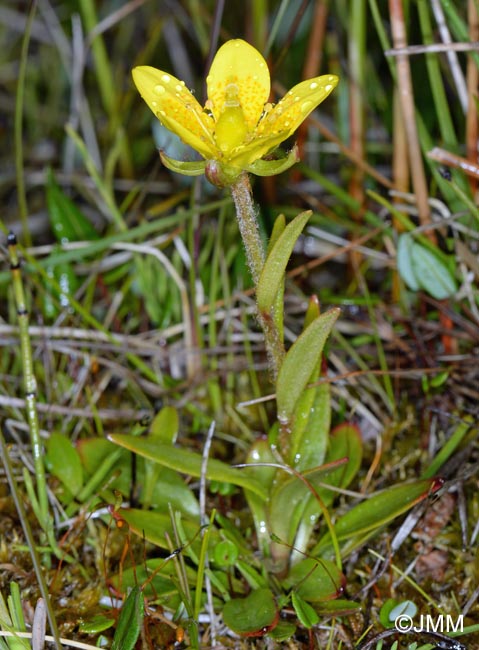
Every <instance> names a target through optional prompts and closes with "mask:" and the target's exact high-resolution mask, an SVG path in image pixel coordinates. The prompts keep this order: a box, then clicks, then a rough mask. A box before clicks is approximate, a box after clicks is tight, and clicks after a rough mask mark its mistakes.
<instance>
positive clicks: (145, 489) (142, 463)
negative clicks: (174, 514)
mask: <svg viewBox="0 0 479 650" xmlns="http://www.w3.org/2000/svg"><path fill="white" fill-rule="evenodd" d="M78 451H79V453H80V457H81V459H82V462H83V466H84V468H85V472H86V473H87V474H88V475H89V476H94V475H98V476H99V477H100V483H99V484H100V485H101V484H102V483H105V482H106V481H108V482H109V483H108V485H109V488H110V489H112V490H118V491H119V492H121V494H123V496H125V497H128V496H129V494H130V491H131V482H132V473H131V454H130V453H129V452H127V451H126V450H122V449H121V448H120V447H118V446H117V445H114V444H113V443H112V442H110V441H109V440H105V439H104V438H90V439H84V440H81V441H80V442H79V443H78ZM117 451H120V452H121V455H120V458H119V459H117V460H116V461H115V463H114V471H116V472H118V477H117V478H115V479H114V480H113V481H112V480H111V474H112V468H110V467H109V461H110V459H111V458H112V457H113V454H114V452H117ZM138 460H139V462H138V464H137V482H138V485H139V486H140V487H141V491H140V494H139V495H138V499H139V502H140V503H141V504H142V505H144V506H148V507H153V508H155V509H159V510H161V511H162V512H164V513H168V512H169V506H170V505H171V507H172V508H173V510H178V511H180V512H182V513H183V514H184V515H186V516H187V517H189V518H195V517H198V516H199V511H200V509H199V504H198V500H197V499H196V497H195V495H194V493H193V492H192V490H191V489H190V487H189V486H188V485H187V484H186V482H185V481H184V480H183V478H182V477H181V476H180V475H179V474H178V472H176V471H174V470H171V469H168V468H167V467H161V466H160V465H154V467H157V468H158V470H159V471H158V472H157V473H156V474H155V477H153V478H154V479H155V480H154V482H153V481H152V480H151V479H152V476H151V474H152V471H151V467H148V466H147V465H146V464H147V462H148V461H146V460H143V458H140V459H138ZM150 465H153V464H152V463H150ZM103 467H105V470H106V471H105V470H104V469H103ZM102 475H103V477H104V478H103V479H101V476H102Z"/></svg>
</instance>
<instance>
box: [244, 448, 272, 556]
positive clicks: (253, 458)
mask: <svg viewBox="0 0 479 650" xmlns="http://www.w3.org/2000/svg"><path fill="white" fill-rule="evenodd" d="M246 462H247V463H252V464H254V463H276V462H277V459H276V457H275V456H274V454H273V452H272V451H271V447H270V445H269V443H268V441H267V440H265V439H261V438H260V439H258V440H256V441H255V442H254V443H253V445H252V446H251V449H250V451H249V453H248V456H247V458H246ZM250 471H251V473H252V474H253V475H254V476H255V478H256V479H257V480H258V481H259V482H260V483H261V484H262V485H263V487H264V490H265V492H266V494H268V495H269V494H270V492H271V487H272V485H273V481H274V478H275V476H276V473H277V470H276V468H274V467H255V468H254V469H253V468H252V469H251V470H250ZM245 496H246V500H247V501H248V506H249V509H250V511H251V514H252V515H253V519H254V524H255V528H256V535H257V538H258V547H259V549H260V551H261V552H262V553H263V554H267V553H268V549H269V543H270V529H269V525H268V521H269V503H268V502H267V501H266V500H265V499H262V498H260V497H258V495H257V494H255V493H254V492H251V491H250V490H246V491H245Z"/></svg>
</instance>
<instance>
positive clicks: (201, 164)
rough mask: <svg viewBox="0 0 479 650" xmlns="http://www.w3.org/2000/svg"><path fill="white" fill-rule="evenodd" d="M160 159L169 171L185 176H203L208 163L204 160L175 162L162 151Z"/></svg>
mask: <svg viewBox="0 0 479 650" xmlns="http://www.w3.org/2000/svg"><path fill="white" fill-rule="evenodd" d="M160 158H161V162H162V163H163V165H164V166H165V167H166V168H167V169H169V170H170V171H172V172H176V173H177V174H183V176H201V175H202V174H204V173H205V166H206V162H205V161H204V160H194V161H183V160H174V159H173V158H170V157H169V156H167V155H166V154H165V152H164V151H160Z"/></svg>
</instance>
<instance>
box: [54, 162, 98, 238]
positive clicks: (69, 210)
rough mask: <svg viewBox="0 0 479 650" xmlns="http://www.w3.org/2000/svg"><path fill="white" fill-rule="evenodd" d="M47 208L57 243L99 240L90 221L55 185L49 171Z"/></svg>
mask: <svg viewBox="0 0 479 650" xmlns="http://www.w3.org/2000/svg"><path fill="white" fill-rule="evenodd" d="M47 208H48V216H49V218H50V224H51V226H52V230H53V233H54V235H55V237H56V238H57V240H58V242H59V243H61V244H65V243H67V242H74V241H93V240H96V239H99V235H98V233H97V231H96V230H95V228H94V227H93V226H92V224H91V223H90V221H89V220H88V219H87V218H86V217H85V216H84V214H83V213H82V212H81V210H79V209H78V207H77V206H76V204H75V203H74V202H73V201H72V200H71V199H70V198H69V197H68V196H67V195H66V194H65V193H64V192H63V190H62V189H61V188H60V186H59V185H58V184H57V182H56V181H55V177H54V176H53V172H52V171H51V170H50V171H49V172H48V175H47Z"/></svg>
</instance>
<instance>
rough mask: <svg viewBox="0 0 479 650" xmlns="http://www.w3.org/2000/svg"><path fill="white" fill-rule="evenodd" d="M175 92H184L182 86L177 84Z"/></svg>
mask: <svg viewBox="0 0 479 650" xmlns="http://www.w3.org/2000/svg"><path fill="white" fill-rule="evenodd" d="M175 90H177V91H178V92H181V91H182V90H183V88H182V86H181V84H176V86H175Z"/></svg>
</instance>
